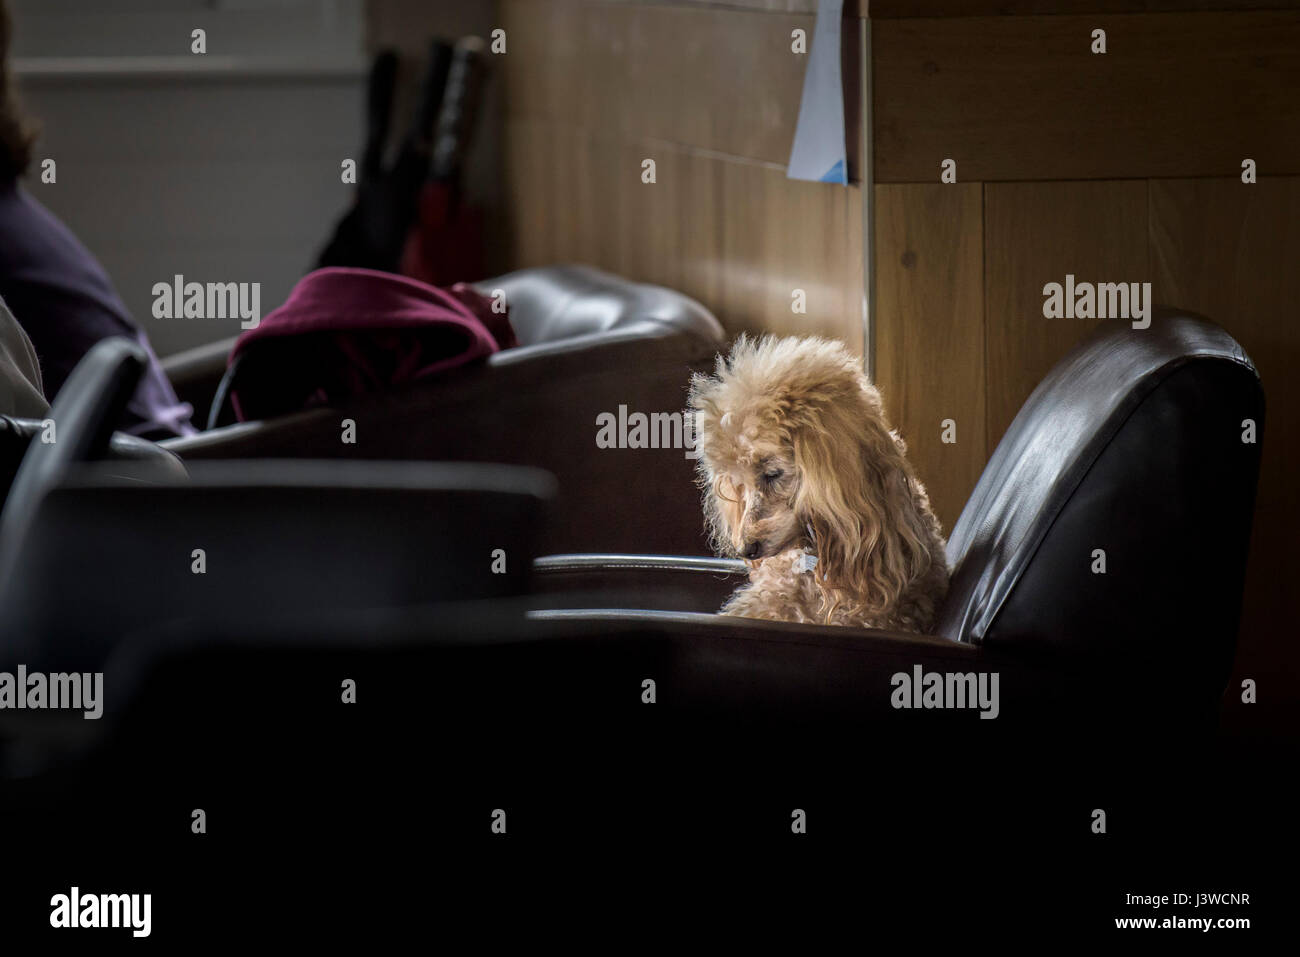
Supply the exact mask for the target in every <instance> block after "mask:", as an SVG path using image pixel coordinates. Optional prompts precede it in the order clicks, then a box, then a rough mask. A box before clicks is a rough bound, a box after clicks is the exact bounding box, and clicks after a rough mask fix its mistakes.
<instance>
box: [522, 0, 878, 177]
mask: <svg viewBox="0 0 1300 957" xmlns="http://www.w3.org/2000/svg"><path fill="white" fill-rule="evenodd" d="M501 6H502V22H503V23H504V25H505V28H506V31H507V37H508V43H509V47H508V49H509V53H508V55H507V56H505V57H500V58H498V59H499V61H500V64H501V68H502V70H503V73H504V83H505V87H506V89H507V91H508V95H507V100H506V110H507V113H508V115H509V116H510V117H512V118H520V117H523V118H528V119H542V118H544V119H546V120H548V121H550V122H554V123H562V124H565V125H571V126H579V127H582V128H584V129H589V130H593V131H598V132H599V133H600V134H601V135H604V136H619V137H623V138H628V139H636V140H640V141H662V142H664V143H667V144H670V145H675V146H679V147H691V148H694V149H697V150H701V151H708V152H714V153H720V154H723V155H726V156H732V157H742V158H746V159H753V160H759V161H761V162H768V163H778V164H780V165H781V166H784V165H785V163H786V162H787V160H788V159H789V158H790V146H791V144H792V143H793V141H794V129H795V123H796V122H797V120H798V117H799V100H800V96H801V94H802V91H803V75H804V67H805V66H806V64H807V62H808V58H807V57H806V56H802V55H799V54H795V53H792V52H791V50H790V32H791V30H793V29H794V28H795V27H802V28H804V29H805V30H807V31H808V33H809V36H810V37H811V35H812V28H813V17H812V16H809V15H807V14H803V15H791V14H784V13H772V12H762V11H754V10H750V9H737V8H734V7H731V8H713V7H705V6H699V5H691V6H679V5H667V6H665V5H660V4H647V3H621V4H612V5H611V4H608V3H594V2H590V0H503V2H502V5H501ZM853 22H854V21H846V23H845V29H844V31H843V34H844V43H843V55H844V60H843V63H844V76H845V87H846V111H845V112H846V120H847V125H846V140H847V148H848V151H849V154H848V159H849V173H850V177H854V178H855V177H856V176H857V174H858V171H859V170H860V159H861V157H860V149H859V144H860V140H861V134H860V126H859V125H858V116H859V114H860V110H858V109H856V108H855V107H854V106H853V103H854V102H856V99H857V90H858V88H859V86H860V78H859V73H858V70H859V56H858V36H857V29H856V27H855V26H853ZM850 99H851V100H852V101H853V102H849V100H850Z"/></svg>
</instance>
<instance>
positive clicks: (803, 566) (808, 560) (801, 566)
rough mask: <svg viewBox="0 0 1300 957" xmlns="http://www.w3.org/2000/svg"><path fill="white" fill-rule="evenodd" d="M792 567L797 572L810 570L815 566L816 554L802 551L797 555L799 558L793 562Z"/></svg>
mask: <svg viewBox="0 0 1300 957" xmlns="http://www.w3.org/2000/svg"><path fill="white" fill-rule="evenodd" d="M794 567H795V571H798V572H810V571H812V570H813V569H814V568H816V567H817V556H816V555H810V554H808V553H807V552H804V553H803V554H802V555H800V556H799V560H798V561H797V562H795V565H794Z"/></svg>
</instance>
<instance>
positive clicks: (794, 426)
mask: <svg viewBox="0 0 1300 957" xmlns="http://www.w3.org/2000/svg"><path fill="white" fill-rule="evenodd" d="M689 401H690V408H691V411H692V412H694V413H695V421H696V423H697V430H698V438H697V443H698V444H697V448H698V450H699V453H700V457H699V460H698V463H697V468H698V471H699V484H700V486H701V488H702V489H703V490H704V511H705V518H706V521H707V523H708V527H709V532H710V537H711V542H712V544H713V546H714V548H715V549H716V550H717V551H719V552H720V553H723V554H730V555H733V556H735V557H738V558H743V559H745V561H746V562H747V564H748V565H749V583H748V584H746V585H743V586H742V587H741V588H739V589H738V590H737V591H736V592H735V594H733V595H732V596H731V598H729V599H728V600H727V603H726V604H725V605H724V606H723V607H722V612H721V613H722V614H724V615H735V616H737V617H741V618H768V619H773V620H777V621H799V622H813V623H817V624H824V625H853V626H858V627H865V628H886V629H896V630H904V631H917V632H924V631H928V630H929V628H930V626H931V623H932V621H933V619H934V615H935V610H936V609H937V608H938V606H939V603H940V602H941V601H942V600H943V597H944V594H945V593H946V591H947V588H948V566H947V561H946V559H945V557H944V540H943V535H942V532H941V530H940V527H939V522H938V520H937V519H936V518H935V516H934V513H933V512H931V511H930V502H929V500H928V499H927V497H926V494H925V488H924V487H923V486H922V485H921V483H920V482H918V481H917V479H916V476H915V474H913V472H912V467H911V465H910V464H909V463H908V461H907V458H906V456H905V452H906V449H905V447H904V445H903V440H902V439H901V438H899V437H898V435H897V434H896V433H894V432H893V431H892V430H891V429H890V427H889V423H888V422H886V421H885V415H884V411H883V409H882V407H881V401H880V393H879V392H877V391H876V388H875V387H874V386H873V385H872V384H871V383H870V382H869V381H867V377H866V376H865V375H864V374H863V372H862V369H861V364H860V361H859V360H858V359H856V358H854V356H853V355H852V354H851V353H850V352H849V351H848V350H847V349H846V348H845V347H844V346H843V345H842V344H841V343H839V342H833V341H830V340H827V339H819V338H795V337H790V338H774V337H771V336H766V337H764V338H762V339H758V340H754V339H750V338H748V337H746V336H741V337H740V339H739V340H737V342H736V344H735V346H734V347H733V348H732V350H731V355H730V356H728V357H727V358H726V359H725V360H724V359H723V358H722V357H721V356H719V357H718V362H717V368H716V370H715V372H714V374H713V375H712V376H705V375H699V374H697V375H695V376H693V377H692V379H691V389H690V400H689Z"/></svg>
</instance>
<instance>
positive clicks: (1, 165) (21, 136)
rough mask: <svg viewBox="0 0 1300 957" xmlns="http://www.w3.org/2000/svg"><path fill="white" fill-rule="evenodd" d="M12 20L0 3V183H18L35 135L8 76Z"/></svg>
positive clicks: (25, 167) (6, 7)
mask: <svg viewBox="0 0 1300 957" xmlns="http://www.w3.org/2000/svg"><path fill="white" fill-rule="evenodd" d="M12 35H13V20H12V19H11V18H10V16H9V5H8V4H7V3H6V2H5V0H0V179H17V178H18V177H19V176H21V175H23V173H25V172H26V171H27V164H28V163H30V162H31V161H32V142H33V141H34V140H35V139H36V131H35V130H34V129H33V128H32V125H31V124H30V123H29V122H28V121H27V119H26V118H25V117H24V116H23V114H22V111H21V110H20V109H19V108H18V97H17V95H16V94H15V92H14V83H13V76H12V75H11V74H10V73H9V38H10V37H11V36H12Z"/></svg>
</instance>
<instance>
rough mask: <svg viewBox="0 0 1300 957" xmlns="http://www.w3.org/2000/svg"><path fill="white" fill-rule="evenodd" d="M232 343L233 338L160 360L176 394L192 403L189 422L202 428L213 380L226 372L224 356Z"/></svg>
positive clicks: (211, 394) (233, 344) (218, 378)
mask: <svg viewBox="0 0 1300 957" xmlns="http://www.w3.org/2000/svg"><path fill="white" fill-rule="evenodd" d="M234 346H235V337H231V338H229V339H222V340H220V341H219V342H209V343H207V344H206V345H201V346H196V347H195V348H193V349H186V350H185V351H184V352H177V353H175V354H174V355H170V356H168V357H167V358H165V359H163V360H161V361H162V368H163V372H165V373H166V374H167V378H168V380H169V381H170V382H171V384H172V388H173V389H175V390H176V396H177V398H179V399H180V400H181V401H182V402H188V403H189V404H190V405H192V406H194V418H193V421H194V422H195V423H196V424H197V425H198V426H199V427H202V423H204V422H206V421H207V420H208V408H209V407H210V406H211V404H212V397H213V395H214V394H215V393H216V391H217V383H219V382H220V381H221V377H222V376H223V375H225V373H226V359H227V357H228V356H229V355H230V350H231V349H233V348H234Z"/></svg>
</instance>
